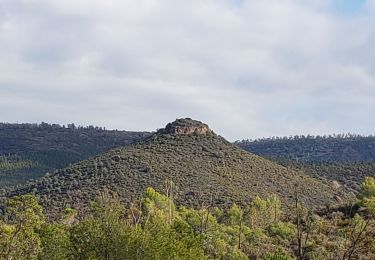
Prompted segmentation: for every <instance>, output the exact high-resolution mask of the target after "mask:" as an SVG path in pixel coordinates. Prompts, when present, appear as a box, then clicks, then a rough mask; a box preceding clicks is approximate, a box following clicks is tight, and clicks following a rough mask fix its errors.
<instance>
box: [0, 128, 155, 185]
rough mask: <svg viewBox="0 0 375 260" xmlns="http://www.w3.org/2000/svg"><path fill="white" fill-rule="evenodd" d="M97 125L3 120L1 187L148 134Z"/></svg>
mask: <svg viewBox="0 0 375 260" xmlns="http://www.w3.org/2000/svg"><path fill="white" fill-rule="evenodd" d="M148 135H149V133H146V132H127V131H113V130H111V131H108V130H105V129H102V128H98V127H93V126H90V127H85V128H84V127H75V126H74V125H73V124H72V125H69V127H65V126H60V125H57V124H53V125H50V124H46V123H42V124H39V125H37V124H4V123H0V188H1V187H6V186H9V185H16V184H20V183H23V182H25V181H27V180H29V179H31V178H36V177H40V176H43V175H44V174H45V173H46V172H47V171H54V170H56V169H60V168H64V167H66V166H68V165H69V164H70V163H74V162H77V161H80V160H84V159H87V158H89V157H90V156H93V155H97V154H99V153H103V152H105V151H108V150H109V149H112V148H115V147H120V146H124V145H127V144H129V143H132V142H135V141H137V140H140V139H142V138H144V137H145V136H148Z"/></svg>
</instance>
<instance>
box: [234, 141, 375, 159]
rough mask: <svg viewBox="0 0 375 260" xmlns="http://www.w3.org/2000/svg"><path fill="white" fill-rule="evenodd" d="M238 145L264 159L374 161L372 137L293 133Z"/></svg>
mask: <svg viewBox="0 0 375 260" xmlns="http://www.w3.org/2000/svg"><path fill="white" fill-rule="evenodd" d="M236 144H237V145H239V146H240V147H241V148H243V149H245V150H247V151H249V152H252V153H255V154H258V155H260V156H264V157H267V158H275V159H278V158H282V159H291V160H298V161H303V162H345V163H349V162H371V161H375V136H359V135H335V136H324V137H322V136H295V137H290V138H287V137H284V138H267V139H259V140H254V141H249V140H242V141H237V142H236Z"/></svg>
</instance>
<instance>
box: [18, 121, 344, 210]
mask: <svg viewBox="0 0 375 260" xmlns="http://www.w3.org/2000/svg"><path fill="white" fill-rule="evenodd" d="M166 180H172V181H173V182H174V183H175V184H176V186H177V187H178V192H177V194H178V195H177V197H176V200H177V202H179V203H182V204H187V205H191V206H198V205H197V203H200V201H201V200H205V199H206V200H207V199H209V198H211V197H212V199H213V201H214V203H215V204H216V205H219V206H226V205H229V204H230V203H231V202H233V201H235V202H239V203H242V202H248V201H249V200H250V199H251V198H254V196H257V195H259V196H266V195H269V194H271V193H275V194H278V195H279V196H280V197H281V199H282V200H283V201H284V202H286V203H287V204H290V203H291V202H292V201H293V197H294V191H295V187H298V189H300V190H302V191H303V195H302V197H301V200H302V201H303V202H304V204H305V205H307V206H312V207H314V206H317V205H320V206H321V205H325V204H326V203H335V202H337V198H338V196H341V197H345V195H344V194H342V193H341V192H340V190H335V189H333V188H332V187H330V186H328V185H325V184H323V183H322V182H320V181H318V180H316V179H313V178H311V177H308V176H306V175H304V174H302V173H300V172H297V171H292V170H288V169H287V168H285V167H283V166H280V165H278V164H276V163H273V162H271V161H268V160H266V159H263V158H261V157H259V156H257V155H254V154H251V153H248V152H246V151H244V150H242V149H240V148H239V147H237V146H235V145H233V144H232V143H230V142H228V141H226V140H225V139H224V138H222V137H220V136H217V135H216V134H215V133H214V132H212V131H211V130H210V129H209V128H208V126H207V125H205V124H203V123H201V122H198V121H194V120H191V119H181V120H177V121H175V122H173V123H170V124H168V125H167V127H166V128H165V129H161V130H159V131H158V132H157V133H155V134H153V135H151V136H150V137H148V138H146V139H145V140H143V141H140V142H139V143H136V144H132V145H129V146H125V147H123V148H118V149H114V150H111V151H109V152H106V153H104V154H101V155H98V156H96V157H94V158H91V159H89V160H86V161H83V162H79V163H77V164H74V165H72V166H71V167H68V168H66V169H64V170H61V171H58V172H57V173H54V174H49V175H48V176H45V177H43V178H42V179H40V180H39V181H35V182H33V183H31V184H29V185H27V186H25V187H23V188H22V189H18V190H17V191H15V192H14V193H12V194H13V195H14V194H24V193H29V192H32V193H35V194H37V195H38V196H39V197H40V199H41V202H42V203H43V204H45V206H46V208H49V209H56V210H57V209H59V208H60V209H61V208H64V207H67V206H73V207H77V208H80V207H85V206H86V203H87V202H88V201H90V200H92V199H93V198H94V197H95V196H96V194H98V192H99V191H102V190H104V189H110V190H112V191H115V192H117V193H118V194H119V195H120V197H121V199H122V200H124V201H130V200H131V199H132V198H138V196H140V194H141V193H142V192H143V191H144V190H145V189H146V188H147V187H155V188H156V189H157V190H163V189H164V183H165V181H166Z"/></svg>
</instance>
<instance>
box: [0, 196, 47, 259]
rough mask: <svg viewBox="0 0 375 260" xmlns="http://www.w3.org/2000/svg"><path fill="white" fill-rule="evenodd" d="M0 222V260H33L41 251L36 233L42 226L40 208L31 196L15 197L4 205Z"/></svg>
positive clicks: (42, 220)
mask: <svg viewBox="0 0 375 260" xmlns="http://www.w3.org/2000/svg"><path fill="white" fill-rule="evenodd" d="M5 207H6V208H5V210H6V214H5V219H6V223H5V222H0V231H1V232H0V245H1V247H0V259H1V258H4V259H33V258H35V257H36V256H37V255H38V254H39V252H40V250H41V239H40V237H39V235H38V234H37V231H38V230H39V229H40V228H41V227H42V225H43V224H44V215H43V213H42V207H41V206H40V205H39V204H38V203H37V200H36V198H35V197H34V196H32V195H23V196H17V197H14V198H12V199H9V200H8V201H7V202H6V204H5Z"/></svg>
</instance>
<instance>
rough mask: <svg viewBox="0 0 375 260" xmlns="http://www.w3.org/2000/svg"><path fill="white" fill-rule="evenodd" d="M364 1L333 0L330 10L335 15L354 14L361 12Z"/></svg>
mask: <svg viewBox="0 0 375 260" xmlns="http://www.w3.org/2000/svg"><path fill="white" fill-rule="evenodd" d="M365 4H366V0H334V1H333V2H332V4H331V10H332V11H333V12H336V13H337V14H343V15H348V14H354V13H357V12H359V11H361V10H362V8H363V7H364V6H365Z"/></svg>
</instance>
